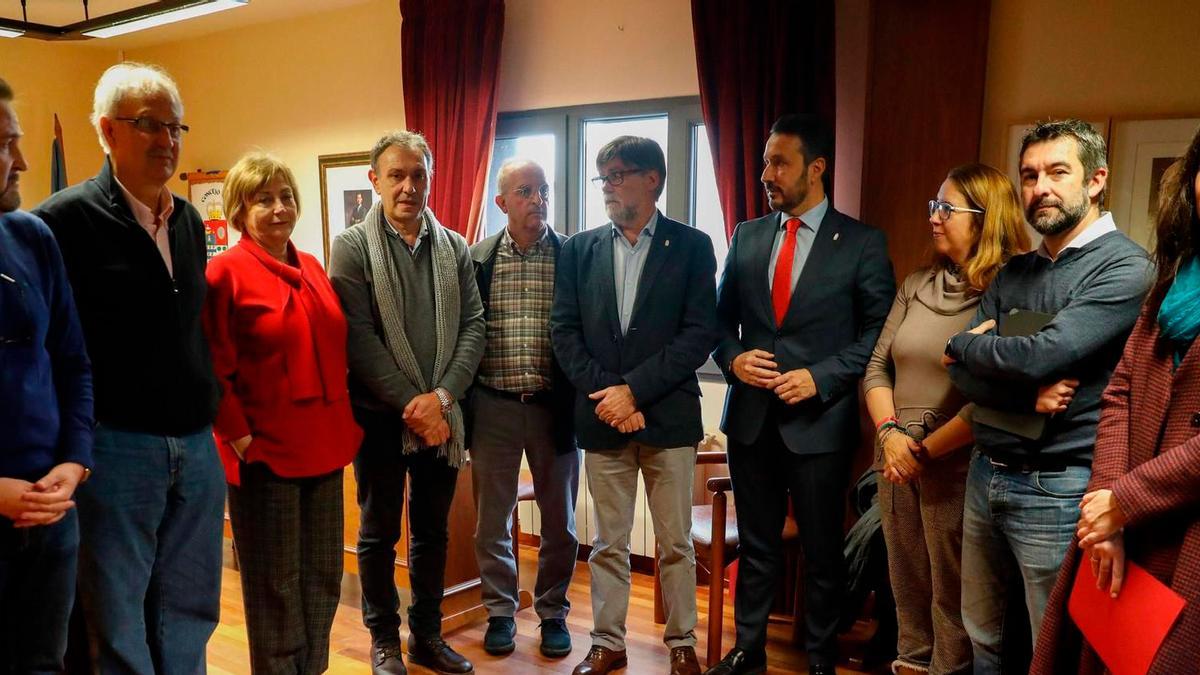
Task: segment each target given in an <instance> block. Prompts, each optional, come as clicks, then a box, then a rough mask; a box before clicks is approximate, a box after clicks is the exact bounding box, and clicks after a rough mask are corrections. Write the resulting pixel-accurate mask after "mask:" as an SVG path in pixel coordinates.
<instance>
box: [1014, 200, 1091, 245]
mask: <svg viewBox="0 0 1200 675" xmlns="http://www.w3.org/2000/svg"><path fill="white" fill-rule="evenodd" d="M1089 206H1090V204H1089V203H1088V202H1087V200H1084V201H1083V202H1082V203H1081V204H1079V205H1077V206H1072V205H1070V204H1067V203H1065V202H1064V203H1063V204H1061V205H1059V207H1058V208H1059V213H1058V215H1057V216H1054V217H1051V218H1042V219H1035V218H1032V217H1030V214H1028V213H1027V214H1025V219H1026V220H1028V221H1029V224H1030V225H1031V226H1033V229H1035V230H1037V231H1038V234H1040V235H1042V236H1043V237H1045V236H1048V235H1054V234H1058V233H1060V232H1066V231H1067V230H1069V229H1071V228H1073V227H1075V226H1076V225H1078V224H1079V221H1081V220H1083V217H1084V216H1086V215H1087V212H1088V208H1089ZM1031 211H1033V212H1035V213H1036V209H1031Z"/></svg>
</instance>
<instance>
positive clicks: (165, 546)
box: [76, 427, 225, 675]
mask: <svg viewBox="0 0 1200 675" xmlns="http://www.w3.org/2000/svg"><path fill="white" fill-rule="evenodd" d="M93 456H94V457H95V462H96V472H95V474H93V476H92V479H91V480H89V481H88V482H87V483H84V484H83V485H82V486H81V487H80V489H79V490H78V491H77V493H76V503H77V504H78V505H79V522H80V532H81V538H80V549H79V590H80V600H81V602H82V603H83V610H84V614H85V616H86V618H87V625H88V634H89V635H88V636H89V638H90V640H91V643H92V650H93V654H94V655H95V656H94V664H95V666H96V667H97V668H98V669H99V672H101V673H123V674H124V673H136V674H138V675H143V674H149V673H162V674H164V675H167V674H175V673H180V674H184V673H186V674H188V675H193V674H198V673H204V672H205V646H206V645H207V643H208V638H209V636H211V635H212V632H213V630H214V629H216V627H217V621H218V619H219V617H220V609H221V533H222V528H223V521H224V517H223V514H224V499H225V475H224V472H223V471H222V469H221V462H220V459H219V458H218V457H217V450H216V446H215V445H214V444H213V438H212V430H211V429H209V428H207V427H206V428H204V429H203V430H201V431H199V432H197V433H194V434H188V435H186V436H156V435H151V434H143V433H134V432H128V431H116V430H113V429H109V428H107V427H97V428H96V440H95V450H94V452H93Z"/></svg>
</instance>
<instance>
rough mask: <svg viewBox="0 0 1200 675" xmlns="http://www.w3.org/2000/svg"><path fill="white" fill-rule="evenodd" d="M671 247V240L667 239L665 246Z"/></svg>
mask: <svg viewBox="0 0 1200 675" xmlns="http://www.w3.org/2000/svg"><path fill="white" fill-rule="evenodd" d="M670 245H671V240H670V239H665V240H663V246H670Z"/></svg>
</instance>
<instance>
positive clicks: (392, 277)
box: [329, 131, 485, 675]
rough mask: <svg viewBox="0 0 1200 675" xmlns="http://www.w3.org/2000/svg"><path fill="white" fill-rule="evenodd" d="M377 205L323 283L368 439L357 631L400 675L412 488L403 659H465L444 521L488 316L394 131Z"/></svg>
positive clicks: (428, 169) (410, 144)
mask: <svg viewBox="0 0 1200 675" xmlns="http://www.w3.org/2000/svg"><path fill="white" fill-rule="evenodd" d="M369 176H370V179H371V184H372V185H373V186H374V188H375V192H376V193H378V194H379V197H380V201H379V202H378V203H376V204H375V205H374V206H373V207H372V208H371V210H370V212H369V213H368V214H367V217H366V219H365V220H364V221H363V222H362V223H359V224H358V225H355V226H353V227H351V228H349V229H347V230H346V231H345V232H342V233H341V234H340V235H338V237H337V239H335V240H334V242H333V250H332V252H331V255H330V261H329V277H330V279H331V281H332V282H333V288H334V290H335V291H336V292H337V294H338V297H339V298H340V299H341V302H342V309H343V311H344V312H345V314H346V322H347V324H348V326H349V339H348V343H347V350H348V352H349V354H348V356H349V358H348V361H349V365H350V397H351V402H352V404H353V406H354V416H355V419H356V420H357V421H358V423H359V425H360V426H361V427H362V428H363V431H364V437H363V442H362V447H361V449H360V450H359V453H358V457H356V458H355V460H354V476H355V478H356V480H357V481H358V505H359V507H360V508H361V509H362V517H361V519H360V522H359V532H358V565H359V574H360V578H361V581H362V596H363V597H362V610H363V623H365V624H366V626H367V629H368V630H370V631H371V668H372V673H376V674H385V675H398V674H402V673H406V672H407V670H406V669H405V666H404V662H403V659H402V658H401V650H400V613H399V607H400V601H399V596H398V595H397V593H396V585H395V583H394V581H393V573H394V570H395V567H394V565H395V559H396V553H395V548H396V543H397V542H398V541H399V540H400V523H401V519H402V515H403V506H404V483H405V476H406V474H407V475H408V476H409V477H410V478H411V480H410V486H411V494H410V495H409V500H408V505H409V508H410V509H411V515H410V517H409V525H410V543H409V578H410V580H411V584H412V597H413V603H412V607H411V608H410V609H409V612H408V618H409V629H410V633H411V635H410V637H409V641H408V656H409V660H410V661H411V662H413V663H417V664H420V665H423V666H425V667H427V668H431V669H433V670H435V671H438V672H444V673H469V672H471V671H472V665H471V662H470V661H468V660H466V659H465V658H463V657H462V656H460V655H459V654H457V653H456V652H455V651H454V650H453V649H451V648H450V646H449V645H447V644H446V642H445V641H444V640H442V638H441V619H442V613H441V602H442V595H443V588H444V583H443V580H444V576H445V569H446V541H447V538H448V531H447V519H448V517H449V514H450V504H451V501H452V500H453V498H454V487H455V484H456V482H457V479H458V469H459V467H460V466H461V465H462V463H463V462H464V461H465V459H466V449H465V446H464V434H463V417H462V411H461V409H460V408H459V404H458V401H459V400H460V399H461V398H462V397H463V395H464V394H465V393H466V390H467V387H469V386H470V384H471V381H472V379H473V378H474V376H475V369H476V368H478V366H479V360H480V358H482V356H483V345H484V331H485V323H484V319H483V305H482V303H481V302H480V299H479V290H478V289H477V287H476V285H475V272H474V267H473V266H472V263H471V257H470V254H469V252H468V250H467V243H466V240H465V239H463V238H462V236H460V235H458V234H457V233H455V232H453V231H451V230H449V229H446V228H444V227H442V225H441V224H440V223H438V221H437V219H436V218H435V217H434V215H433V212H432V211H430V210H429V208H428V207H427V206H426V204H427V202H428V198H429V184H430V180H431V179H432V177H433V155H432V153H430V150H429V145H428V144H427V143H426V142H425V139H424V137H422V136H421V135H420V134H417V133H412V132H408V131H397V132H393V133H390V134H388V135H386V136H384V137H383V138H381V139H380V140H379V142H378V143H376V144H375V147H374V148H373V149H372V150H371V170H370V172H369Z"/></svg>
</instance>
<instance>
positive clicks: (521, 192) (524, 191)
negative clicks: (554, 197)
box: [513, 185, 550, 202]
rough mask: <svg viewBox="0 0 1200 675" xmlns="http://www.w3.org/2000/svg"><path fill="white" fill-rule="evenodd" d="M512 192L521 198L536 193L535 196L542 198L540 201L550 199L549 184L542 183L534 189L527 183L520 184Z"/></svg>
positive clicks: (529, 197) (530, 196)
mask: <svg viewBox="0 0 1200 675" xmlns="http://www.w3.org/2000/svg"><path fill="white" fill-rule="evenodd" d="M513 192H515V193H517V196H518V197H520V198H521V199H531V198H532V197H533V196H534V195H535V194H536V195H537V196H539V197H541V198H542V201H544V202H546V201H550V186H549V185H543V186H541V187H540V188H538V189H537V190H536V191H535V190H534V189H533V188H532V187H530V186H528V185H522V186H521V187H519V188H517V189H515V190H513Z"/></svg>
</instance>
